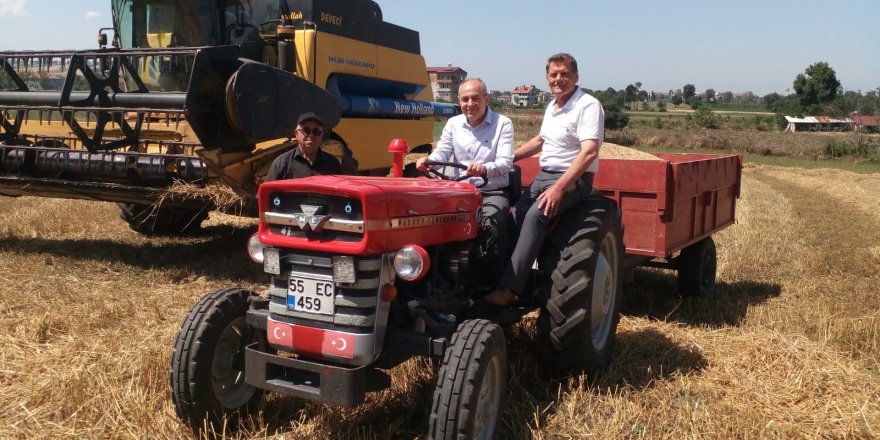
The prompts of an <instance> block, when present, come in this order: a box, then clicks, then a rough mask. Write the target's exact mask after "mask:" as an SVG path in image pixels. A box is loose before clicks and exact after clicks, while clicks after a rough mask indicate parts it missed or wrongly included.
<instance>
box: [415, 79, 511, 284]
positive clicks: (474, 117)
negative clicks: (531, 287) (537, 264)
mask: <svg viewBox="0 0 880 440" xmlns="http://www.w3.org/2000/svg"><path fill="white" fill-rule="evenodd" d="M489 99H490V97H489V91H488V90H487V89H486V83H484V82H483V80H481V79H479V78H473V79H467V80H465V81H464V82H462V83H461V85H460V86H459V88H458V103H459V105H460V106H461V112H462V114H460V115H458V116H453V117H451V118H449V120H448V121H447V122H446V126H445V127H444V128H443V134H441V135H440V140H439V141H437V146H436V147H435V148H434V151H432V152H431V154H430V155H429V156H428V157H423V158H421V159H419V160H418V161H417V162H416V168H417V169H418V170H420V171H427V169H428V167H427V166H426V165H425V161H427V160H430V161H435V162H457V163H461V164H464V165H467V166H468V168H467V170H466V171H465V170H459V169H457V168H456V169H455V175H454V177H455V178H458V177H463V175H467V176H474V177H470V178H468V179H466V180H465V181H467V182H470V183H472V184H474V185H477V184H479V183H482V178H480V177H476V176H486V178H487V179H488V183H486V185H485V186H483V187H482V188H480V192H481V193H482V194H483V209H482V216H481V224H480V227H481V236H482V237H481V243H480V246H481V247H482V252H481V253H483V254H485V255H484V256H485V261H487V262H489V263H490V265H491V266H492V268H491V270H492V272H493V273H492V276H493V278H492V279H498V276H500V275H501V271H502V270H503V269H504V264H506V259H507V242H508V238H507V217H508V216H509V214H510V212H509V211H510V201H509V200H508V199H507V195H506V189H507V187H508V185H509V184H510V182H509V179H508V173H510V169H511V168H512V167H513V124H512V123H511V122H510V119H509V118H507V117H505V116H501V115H499V114H497V113H495V112H493V111H492V110H491V109H490V108H489Z"/></svg>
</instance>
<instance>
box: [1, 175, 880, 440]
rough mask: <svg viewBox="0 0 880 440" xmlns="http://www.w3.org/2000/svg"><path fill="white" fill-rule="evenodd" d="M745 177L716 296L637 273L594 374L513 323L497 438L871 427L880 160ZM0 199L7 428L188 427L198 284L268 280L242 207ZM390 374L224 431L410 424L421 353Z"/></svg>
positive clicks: (22, 431)
mask: <svg viewBox="0 0 880 440" xmlns="http://www.w3.org/2000/svg"><path fill="white" fill-rule="evenodd" d="M743 176H744V177H743V193H742V198H741V199H740V201H739V205H738V215H737V217H738V224H736V225H735V226H733V227H731V228H728V229H727V230H725V231H724V232H723V233H721V234H719V235H718V236H716V242H717V245H718V253H719V274H718V281H719V285H718V287H717V293H718V294H717V296H716V297H715V298H712V299H708V300H700V299H691V298H688V299H681V298H679V297H678V296H677V295H676V294H675V293H674V292H675V279H674V276H673V274H671V273H667V272H663V271H654V270H652V271H640V272H638V273H637V274H636V277H635V281H634V282H633V283H632V284H629V285H627V286H626V287H625V299H624V304H623V309H622V312H623V318H622V320H621V323H620V327H619V329H618V334H617V340H618V346H617V351H616V353H615V356H614V358H613V365H612V366H611V367H610V368H609V369H608V371H606V372H605V374H604V375H602V376H601V377H598V378H597V379H595V380H588V379H587V378H585V377H583V376H572V377H549V376H547V374H546V373H544V372H543V371H542V370H541V369H540V368H538V367H537V365H538V360H537V359H536V356H537V355H536V352H537V350H534V348H533V341H534V339H535V335H534V322H533V318H531V319H527V320H525V321H524V322H522V323H520V324H518V325H517V326H515V327H513V328H511V329H510V331H509V332H508V334H509V346H510V350H509V360H510V368H509V370H510V371H509V377H508V392H507V395H506V399H507V404H506V406H505V409H504V413H503V414H502V418H501V420H500V423H499V430H500V432H499V435H498V437H499V438H538V439H556V438H587V437H594V436H596V437H600V436H601V437H605V438H650V439H656V438H669V439H680V438H711V439H716V438H717V439H726V438H877V437H880V297H878V291H880V287H878V285H880V274H878V268H880V175H878V174H854V173H850V172H846V171H837V170H828V169H819V170H804V169H797V168H775V167H767V166H755V165H747V166H746V168H745V169H744V170H743ZM0 200H2V205H0V438H162V439H165V438H192V437H193V434H192V433H191V432H190V431H188V430H186V429H185V428H184V426H183V425H182V424H180V423H179V422H178V421H177V420H176V418H175V417H174V414H173V409H172V407H171V402H170V398H169V395H168V385H167V382H168V365H169V355H170V352H171V344H172V338H173V337H174V334H175V332H176V331H177V328H178V325H179V322H180V319H181V318H182V317H183V316H184V314H185V313H186V312H187V310H188V309H189V307H190V306H191V305H192V304H193V303H195V301H197V299H198V298H199V297H200V296H201V295H202V294H204V293H205V292H208V291H210V290H213V289H216V288H221V287H226V286H230V285H241V286H243V287H247V288H251V289H255V290H258V291H259V290H261V289H262V288H263V284H264V282H265V280H266V279H265V278H264V277H263V275H262V274H261V272H260V268H259V267H257V266H256V265H255V264H253V263H251V262H250V260H249V259H248V258H247V256H246V255H245V253H244V242H245V240H246V238H247V236H248V235H249V234H250V231H251V228H252V223H251V222H250V221H248V220H241V219H236V218H232V217H226V216H221V215H212V219H211V220H210V221H209V222H208V223H207V228H206V232H205V233H204V234H202V235H199V236H196V237H188V238H176V239H169V238H145V237H141V236H138V235H136V234H135V233H133V232H130V231H129V230H128V228H127V226H126V225H125V224H124V223H123V222H121V221H120V220H118V218H117V210H116V207H115V206H114V205H112V204H108V203H92V202H83V201H70V200H50V199H33V198H24V197H22V198H2V199H0ZM393 376H394V386H393V388H392V389H390V390H387V391H385V392H382V393H378V394H375V395H371V396H370V398H369V399H368V401H367V402H366V403H365V404H364V405H361V406H360V407H357V408H353V409H340V408H334V407H328V406H324V405H318V404H313V403H307V402H301V401H297V400H294V399H290V398H284V397H280V396H276V395H270V396H268V398H267V399H266V401H265V404H264V406H263V408H262V411H261V413H260V414H258V415H257V416H256V417H254V418H253V419H251V420H250V421H249V422H248V423H247V424H246V425H245V426H242V427H241V428H240V429H239V430H238V431H237V432H235V433H233V434H230V436H231V437H235V438H265V437H272V438H290V439H304V438H309V439H311V438H316V439H336V438H394V439H397V438H423V437H424V435H423V432H424V431H425V430H426V425H427V411H428V405H429V402H430V395H431V391H432V383H431V380H432V379H431V367H430V365H429V363H427V362H426V361H424V360H413V361H410V362H408V363H406V364H404V365H402V366H400V367H398V368H397V369H396V370H394V371H393Z"/></svg>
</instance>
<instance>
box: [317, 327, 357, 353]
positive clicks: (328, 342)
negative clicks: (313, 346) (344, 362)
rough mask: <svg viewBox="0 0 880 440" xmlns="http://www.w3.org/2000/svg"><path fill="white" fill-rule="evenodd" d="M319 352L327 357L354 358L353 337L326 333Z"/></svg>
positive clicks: (330, 332)
mask: <svg viewBox="0 0 880 440" xmlns="http://www.w3.org/2000/svg"><path fill="white" fill-rule="evenodd" d="M321 352H322V353H324V354H325V355H329V356H339V357H344V358H346V359H351V358H353V357H354V337H353V336H352V335H349V334H346V333H337V332H333V331H326V332H324V342H323V344H321Z"/></svg>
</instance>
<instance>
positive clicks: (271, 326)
mask: <svg viewBox="0 0 880 440" xmlns="http://www.w3.org/2000/svg"><path fill="white" fill-rule="evenodd" d="M395 170H400V164H399V163H397V164H396V165H395ZM398 174H399V173H398ZM512 181H515V182H519V176H515V178H513V179H512ZM512 193H517V191H516V190H515V189H514V191H512ZM258 198H259V200H258V203H259V219H260V223H259V231H258V233H257V234H255V235H254V237H252V239H251V241H250V243H249V252H250V254H251V256H252V257H253V258H254V259H255V260H257V261H261V262H262V264H263V267H264V270H265V272H266V273H268V274H270V275H271V277H272V281H271V284H270V285H269V288H268V289H267V291H266V293H265V294H264V295H258V294H257V293H254V292H249V291H246V290H243V289H240V288H226V289H221V290H217V291H215V292H211V293H209V294H208V295H206V296H204V297H203V298H202V299H201V300H200V301H199V302H198V303H197V304H196V305H195V306H194V307H193V308H192V310H191V311H190V312H189V314H188V315H187V316H186V318H185V319H184V320H183V322H182V326H181V329H180V331H179V333H178V334H177V338H176V340H175V343H174V352H173V356H172V361H171V362H172V364H171V389H172V397H173V401H174V406H175V408H176V411H177V414H178V416H180V417H181V418H182V419H183V420H185V421H186V422H188V423H189V424H190V425H192V426H193V427H194V428H195V429H199V428H200V427H202V426H204V425H203V423H204V421H205V420H207V421H208V422H209V423H215V425H214V426H219V425H217V423H218V422H221V420H222V419H223V418H224V417H225V418H226V419H227V420H234V419H235V418H237V417H240V416H241V415H244V414H246V413H247V412H248V411H249V410H252V409H254V407H255V406H256V403H257V401H258V399H259V398H260V395H261V391H263V390H266V391H274V392H279V393H283V394H287V395H291V396H296V397H299V398H303V399H308V400H312V401H319V402H325V403H330V404H338V405H346V406H350V405H357V404H358V403H360V402H362V401H363V399H364V395H365V393H367V392H371V391H377V390H381V389H384V388H387V387H389V386H390V383H391V379H390V376H389V375H388V373H387V372H386V371H387V370H388V369H390V368H392V367H394V366H396V365H398V364H400V363H402V362H403V361H405V360H407V359H410V358H412V357H413V356H428V357H432V358H436V359H437V360H438V361H439V362H440V367H439V371H438V374H437V378H438V379H437V384H436V389H435V391H434V394H433V403H432V405H431V410H430V422H429V425H430V428H429V429H430V432H429V436H430V438H492V436H493V434H494V431H495V425H496V421H497V418H498V414H499V412H500V408H501V402H502V397H503V395H504V389H505V384H506V381H507V377H506V374H507V348H506V342H505V336H504V332H503V330H502V328H501V325H504V324H507V323H511V322H513V321H516V320H517V319H519V318H520V317H521V316H522V315H523V314H525V313H527V312H529V311H531V310H533V309H534V308H540V317H539V320H538V322H539V327H540V330H541V335H542V337H543V339H544V340H545V341H546V343H545V344H541V345H542V346H546V347H548V349H549V350H550V351H552V352H553V354H552V356H548V357H549V358H551V359H550V360H551V362H552V363H553V364H554V365H555V366H557V367H559V366H561V367H575V368H587V369H595V368H600V367H602V366H604V365H606V364H607V363H608V362H609V359H610V356H611V351H612V348H613V346H614V335H615V331H616V328H617V323H618V320H619V316H620V315H619V307H620V294H621V280H622V276H621V274H620V271H621V268H622V260H623V256H624V247H623V241H622V240H623V239H622V230H621V218H620V211H619V209H618V206H617V203H616V202H615V201H614V200H613V199H611V198H607V197H604V196H601V195H599V194H598V193H597V194H596V195H594V196H591V197H590V198H588V199H586V200H584V201H583V202H582V203H581V204H580V205H578V206H576V207H574V208H572V209H571V210H570V211H568V212H566V214H565V215H564V216H562V217H561V218H560V220H559V222H558V224H557V225H556V226H555V227H554V228H553V230H552V232H551V233H550V234H549V236H548V237H547V239H546V241H545V245H544V249H543V250H542V252H541V255H540V257H539V259H538V261H537V262H536V267H535V270H534V276H533V280H532V282H531V283H530V285H531V288H532V289H533V290H534V295H533V296H534V298H535V301H534V305H533V306H532V307H518V308H508V309H503V310H501V311H499V310H498V309H489V308H481V307H479V306H478V305H479V304H480V301H479V298H480V296H482V295H483V294H485V293H486V292H488V291H489V290H490V289H491V288H493V287H495V286H494V283H495V282H496V280H492V279H485V278H484V277H481V276H480V275H481V271H479V270H477V269H476V268H477V267H478V263H479V261H478V260H479V255H477V254H478V250H477V248H478V246H476V245H475V244H476V243H477V242H478V241H479V240H478V238H477V237H478V234H479V231H478V224H479V221H478V220H479V219H478V217H479V215H480V213H479V208H480V205H481V202H482V197H481V195H480V192H479V191H478V189H477V188H475V187H474V186H473V185H470V184H466V183H462V182H455V181H448V180H437V179H424V178H402V177H388V178H386V177H350V176H345V177H342V176H314V177H309V178H305V179H296V180H284V181H274V182H269V183H265V184H263V185H262V186H261V187H260V189H259V194H258Z"/></svg>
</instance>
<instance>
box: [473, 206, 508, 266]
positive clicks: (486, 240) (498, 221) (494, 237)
mask: <svg viewBox="0 0 880 440" xmlns="http://www.w3.org/2000/svg"><path fill="white" fill-rule="evenodd" d="M482 194H483V207H482V209H483V212H482V217H481V219H480V240H479V241H480V243H479V245H480V253H481V254H482V260H483V261H486V262H487V266H488V267H487V269H488V270H489V271H491V276H492V278H491V279H492V280H497V279H498V278H499V277H500V276H501V273H502V272H503V271H504V266H505V264H506V261H507V255H508V252H509V246H508V242H509V238H508V233H507V228H508V226H507V224H508V223H509V222H508V217H510V201H509V200H508V199H507V195H505V194H504V191H501V190H498V191H485V192H483V193H482Z"/></svg>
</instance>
